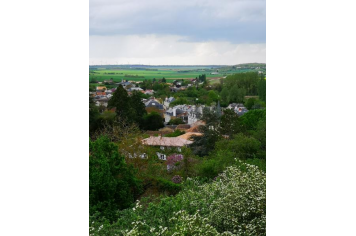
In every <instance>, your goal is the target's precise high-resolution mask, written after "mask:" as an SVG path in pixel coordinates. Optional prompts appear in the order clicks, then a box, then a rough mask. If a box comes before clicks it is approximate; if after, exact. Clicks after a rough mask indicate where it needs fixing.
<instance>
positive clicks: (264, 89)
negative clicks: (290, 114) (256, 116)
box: [258, 76, 266, 102]
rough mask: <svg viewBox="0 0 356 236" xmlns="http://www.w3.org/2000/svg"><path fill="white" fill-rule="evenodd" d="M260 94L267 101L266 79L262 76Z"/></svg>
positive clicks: (259, 85)
mask: <svg viewBox="0 0 356 236" xmlns="http://www.w3.org/2000/svg"><path fill="white" fill-rule="evenodd" d="M258 95H259V98H260V99H261V100H262V101H264V102H265V101H266V79H265V78H263V77H262V76H261V78H260V79H259V81H258Z"/></svg>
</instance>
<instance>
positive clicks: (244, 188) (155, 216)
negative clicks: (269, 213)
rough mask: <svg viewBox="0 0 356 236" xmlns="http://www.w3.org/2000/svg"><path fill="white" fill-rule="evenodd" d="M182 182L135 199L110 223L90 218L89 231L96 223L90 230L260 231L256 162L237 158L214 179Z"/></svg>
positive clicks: (262, 182)
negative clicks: (171, 191) (170, 190)
mask: <svg viewBox="0 0 356 236" xmlns="http://www.w3.org/2000/svg"><path fill="white" fill-rule="evenodd" d="M171 184H173V183H171ZM183 187H184V188H183V190H182V191H181V192H180V193H178V194H177V195H175V196H172V197H165V198H162V199H161V200H160V202H159V203H156V204H154V203H150V204H149V205H148V206H147V208H143V207H141V205H140V204H139V203H137V204H136V207H134V208H133V209H127V210H123V211H120V212H119V215H120V217H119V219H118V221H117V222H116V223H115V224H112V225H105V224H101V223H98V222H96V223H92V224H91V227H92V228H91V229H92V232H97V231H98V229H99V228H100V227H101V229H100V232H99V233H96V234H95V235H167V236H168V235H266V232H265V227H266V226H265V225H266V174H265V172H263V171H261V170H259V169H258V167H256V166H253V165H249V164H244V163H242V162H240V161H239V162H238V163H237V165H236V166H231V167H228V168H227V169H226V170H225V171H224V172H223V173H222V174H220V175H219V176H218V178H217V179H216V181H213V182H210V183H201V182H199V181H198V180H197V179H189V178H188V179H187V180H186V181H185V182H184V184H183ZM102 225H104V226H102Z"/></svg>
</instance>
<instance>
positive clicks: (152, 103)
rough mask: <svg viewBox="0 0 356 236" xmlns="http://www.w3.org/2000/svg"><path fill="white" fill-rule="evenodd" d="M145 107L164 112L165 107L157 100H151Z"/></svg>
mask: <svg viewBox="0 0 356 236" xmlns="http://www.w3.org/2000/svg"><path fill="white" fill-rule="evenodd" d="M145 106H146V108H148V107H155V108H157V109H159V110H163V105H162V104H161V103H159V101H157V100H156V99H150V100H148V101H146V102H145Z"/></svg>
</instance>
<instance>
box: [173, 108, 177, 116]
mask: <svg viewBox="0 0 356 236" xmlns="http://www.w3.org/2000/svg"><path fill="white" fill-rule="evenodd" d="M176 110H177V108H173V116H176Z"/></svg>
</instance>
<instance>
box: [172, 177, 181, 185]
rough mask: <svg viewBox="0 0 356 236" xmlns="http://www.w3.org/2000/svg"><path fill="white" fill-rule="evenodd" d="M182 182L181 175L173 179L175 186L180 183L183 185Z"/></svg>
mask: <svg viewBox="0 0 356 236" xmlns="http://www.w3.org/2000/svg"><path fill="white" fill-rule="evenodd" d="M182 181H183V179H182V177H180V176H179V175H175V176H173V178H172V182H173V183H175V184H180V183H182Z"/></svg>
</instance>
